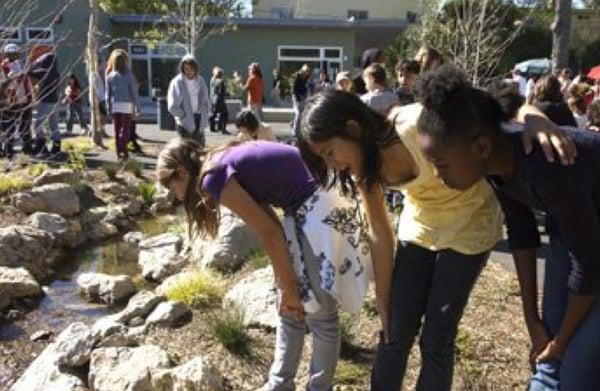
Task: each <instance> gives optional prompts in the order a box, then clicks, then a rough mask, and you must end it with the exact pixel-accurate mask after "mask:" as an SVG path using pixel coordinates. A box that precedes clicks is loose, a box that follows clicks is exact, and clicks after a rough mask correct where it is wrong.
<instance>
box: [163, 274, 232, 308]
mask: <svg viewBox="0 0 600 391" xmlns="http://www.w3.org/2000/svg"><path fill="white" fill-rule="evenodd" d="M165 293H166V296H167V298H168V299H169V300H173V301H180V302H182V303H185V304H187V305H188V306H190V307H194V308H207V307H215V306H219V305H220V304H221V300H222V299H223V295H224V294H225V287H224V284H223V282H222V281H221V280H220V279H219V278H218V277H217V276H215V275H213V274H212V273H210V272H207V271H202V272H195V273H192V274H191V275H190V276H189V277H186V278H183V279H181V280H180V281H178V282H177V283H175V284H174V285H173V286H172V287H170V288H169V289H167V291H166V292H165Z"/></svg>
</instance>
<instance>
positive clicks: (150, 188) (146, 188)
mask: <svg viewBox="0 0 600 391" xmlns="http://www.w3.org/2000/svg"><path fill="white" fill-rule="evenodd" d="M138 192H139V194H140V197H142V200H144V203H145V204H146V205H148V206H150V205H152V203H153V202H154V196H155V195H156V185H155V184H154V183H152V182H143V181H142V182H140V184H139V185H138Z"/></svg>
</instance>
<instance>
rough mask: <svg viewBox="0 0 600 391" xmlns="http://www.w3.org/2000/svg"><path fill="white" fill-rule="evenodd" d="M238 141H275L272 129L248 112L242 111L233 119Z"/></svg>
mask: <svg viewBox="0 0 600 391" xmlns="http://www.w3.org/2000/svg"><path fill="white" fill-rule="evenodd" d="M235 127H236V128H237V130H238V132H239V133H238V139H239V140H241V141H250V140H265V141H277V138H276V137H275V133H274V132H273V129H272V128H271V127H270V126H269V125H267V124H266V123H264V122H259V121H258V118H256V116H255V115H254V113H253V112H252V111H250V110H242V111H241V112H240V113H239V114H238V116H237V117H236V119H235Z"/></svg>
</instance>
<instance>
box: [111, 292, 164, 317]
mask: <svg viewBox="0 0 600 391" xmlns="http://www.w3.org/2000/svg"><path fill="white" fill-rule="evenodd" d="M163 301H165V298H164V297H163V296H157V295H155V294H154V293H152V292H150V291H140V292H138V293H136V294H135V296H133V297H132V298H131V299H129V303H127V306H126V307H125V308H124V309H123V310H122V311H121V312H119V313H117V314H115V315H114V316H115V318H114V320H116V321H117V322H119V323H122V324H125V325H127V324H129V322H130V321H131V320H132V319H134V318H137V317H140V318H143V319H146V317H147V316H148V315H149V314H150V313H151V312H152V311H153V310H154V308H156V306H157V305H158V304H159V303H162V302H163Z"/></svg>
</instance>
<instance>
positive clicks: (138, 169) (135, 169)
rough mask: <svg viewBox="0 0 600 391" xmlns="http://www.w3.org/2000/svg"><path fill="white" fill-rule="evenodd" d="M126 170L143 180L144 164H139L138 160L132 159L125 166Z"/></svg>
mask: <svg viewBox="0 0 600 391" xmlns="http://www.w3.org/2000/svg"><path fill="white" fill-rule="evenodd" d="M125 170H127V171H129V172H130V173H132V174H133V175H135V176H136V177H137V178H141V177H142V173H143V170H144V165H143V164H142V163H140V162H138V161H137V160H133V159H131V160H129V161H128V162H127V164H126V165H125Z"/></svg>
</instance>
